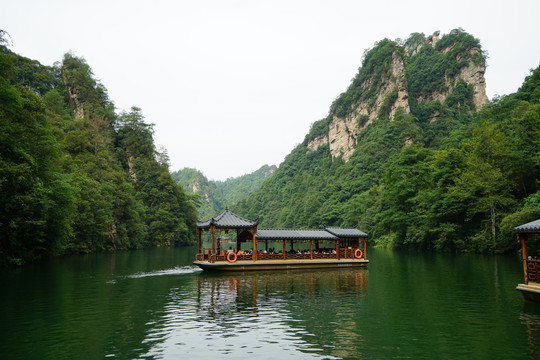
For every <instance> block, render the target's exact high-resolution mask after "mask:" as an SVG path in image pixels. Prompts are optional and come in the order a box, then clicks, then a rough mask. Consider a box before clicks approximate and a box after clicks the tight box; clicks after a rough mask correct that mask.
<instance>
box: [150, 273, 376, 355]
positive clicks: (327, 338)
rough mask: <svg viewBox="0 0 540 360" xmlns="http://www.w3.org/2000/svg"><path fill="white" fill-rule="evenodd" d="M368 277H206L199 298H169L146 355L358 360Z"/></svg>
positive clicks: (200, 277) (202, 277) (174, 295)
mask: <svg viewBox="0 0 540 360" xmlns="http://www.w3.org/2000/svg"><path fill="white" fill-rule="evenodd" d="M367 275H368V272H367V270H362V269H326V270H322V271H317V272H313V271H308V270H300V271H299V270H296V271H294V272H287V271H279V272H275V271H273V272H248V273H207V272H202V273H201V274H198V276H197V279H196V286H197V288H196V289H193V290H195V291H193V292H192V294H196V297H195V298H186V297H185V296H184V294H180V293H175V292H174V291H173V292H172V293H171V294H170V301H169V302H168V304H167V305H166V306H165V311H166V313H165V314H164V315H163V317H162V318H163V320H164V321H163V322H162V323H160V324H155V326H154V328H153V330H152V331H151V332H150V334H148V337H147V339H146V342H147V343H148V342H153V343H154V344H153V345H152V346H151V350H150V352H149V353H148V354H147V355H148V356H158V355H159V356H164V355H166V356H165V357H167V358H169V357H173V356H177V355H183V356H185V355H189V356H190V358H201V359H202V358H205V359H208V358H212V357H216V356H217V357H219V356H223V355H228V356H231V357H233V358H245V357H247V356H255V357H257V358H287V357H288V358H291V359H292V358H325V359H331V358H355V357H358V356H359V355H360V354H361V351H360V349H359V348H358V347H359V346H361V344H362V337H361V335H360V334H359V332H358V327H359V326H361V324H359V323H358V319H361V317H359V316H358V312H359V310H360V309H361V308H362V304H363V302H364V300H365V299H366V297H367ZM344 298H348V301H345V304H342V300H343V299H344ZM338 299H340V300H341V301H338ZM351 302H352V303H354V304H355V307H354V308H351V306H350V304H351ZM158 325H159V326H158Z"/></svg>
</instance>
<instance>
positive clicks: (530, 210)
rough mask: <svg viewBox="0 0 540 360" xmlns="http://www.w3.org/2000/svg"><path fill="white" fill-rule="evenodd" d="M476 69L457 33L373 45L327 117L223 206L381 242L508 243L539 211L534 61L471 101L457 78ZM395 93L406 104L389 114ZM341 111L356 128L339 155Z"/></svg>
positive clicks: (467, 248) (539, 85) (494, 246)
mask: <svg viewBox="0 0 540 360" xmlns="http://www.w3.org/2000/svg"><path fill="white" fill-rule="evenodd" d="M398 61H401V63H402V64H403V67H404V71H403V74H402V77H401V79H395V78H396V76H395V74H394V73H392V71H393V69H395V66H394V65H392V64H395V63H398ZM474 66H476V67H480V68H481V67H482V66H484V68H485V54H484V52H483V51H482V50H481V46H480V42H479V41H478V40H477V39H475V38H474V37H473V36H471V35H470V34H467V33H466V32H464V31H463V30H461V29H458V30H454V31H452V32H451V33H450V34H448V35H445V36H444V37H442V38H441V39H440V40H438V42H436V43H435V41H431V39H430V38H426V37H425V36H424V35H423V34H412V35H411V37H410V38H409V39H407V40H406V41H401V40H397V41H391V40H388V39H385V40H382V41H380V42H378V43H376V44H375V46H374V47H373V48H372V49H370V50H368V51H366V53H365V55H364V59H363V62H362V66H361V67H360V68H359V71H358V74H357V75H356V77H355V78H354V79H353V80H352V83H351V85H350V86H349V88H348V89H347V91H346V92H344V93H343V94H341V95H340V96H339V97H338V98H337V99H336V101H335V102H334V103H333V104H332V105H331V106H330V111H329V114H328V116H327V117H326V118H324V119H322V120H320V121H318V122H315V123H314V124H313V125H312V127H311V130H310V132H309V134H308V135H306V138H305V140H304V142H303V143H302V144H300V145H298V146H297V147H296V148H295V149H294V150H293V151H292V152H291V153H290V154H289V155H288V156H287V157H286V159H285V161H284V162H283V163H282V164H281V165H280V166H279V168H278V169H277V171H276V173H275V175H274V176H273V177H272V178H271V179H269V180H268V181H266V182H265V183H264V184H263V185H262V186H261V188H260V189H259V190H258V191H257V192H254V193H252V194H251V195H250V196H249V197H247V198H246V199H245V200H242V201H240V202H239V203H238V204H237V205H236V206H235V207H234V209H233V210H234V211H235V212H237V213H238V214H239V215H241V216H244V217H246V218H259V219H260V222H261V225H262V226H267V227H315V228H317V227H321V226H323V225H327V226H328V225H337V226H355V227H358V228H359V229H361V230H363V231H366V232H367V233H369V235H370V241H371V242H372V243H373V244H376V245H380V246H388V247H399V248H407V249H434V250H438V251H457V252H509V251H514V250H515V249H516V248H517V246H518V244H517V242H516V240H515V235H514V234H512V228H513V227H514V226H516V225H519V224H522V223H525V222H528V221H532V220H535V219H537V218H540V193H539V192H538V185H539V184H538V182H539V175H540V68H537V69H536V70H534V71H531V74H530V76H528V77H527V78H526V79H525V81H524V83H523V85H522V87H521V88H520V89H519V91H517V92H516V93H514V94H511V95H507V96H502V97H497V98H495V99H492V100H491V101H487V103H485V104H483V105H482V106H477V105H476V104H475V102H474V96H475V89H474V87H473V85H472V83H469V82H467V81H465V80H463V79H464V78H465V77H464V76H462V75H463V74H467V71H468V69H471V68H473V67H474ZM459 76H461V78H460V77H459ZM392 81H394V82H393V83H392ZM394 83H395V84H398V85H399V87H398V86H396V87H395V88H393V89H392V87H391V86H390V85H389V84H394ZM381 89H389V90H388V95H387V96H386V97H385V98H384V101H382V102H381V103H380V106H379V107H378V108H377V109H378V111H377V114H376V118H374V119H371V118H369V117H368V115H366V114H367V113H368V112H367V111H365V109H366V108H367V109H368V110H369V109H373V108H374V106H375V103H374V100H373V99H375V98H376V97H377V95H378V93H380V91H381ZM405 92H407V95H408V98H407V97H402V99H404V98H407V99H406V100H407V102H406V105H407V106H406V107H408V109H406V108H404V107H399V108H397V109H394V113H393V116H392V114H391V110H392V109H393V107H392V104H394V103H396V102H397V99H398V93H405ZM358 104H367V105H362V106H364V108H362V107H361V106H360V105H358ZM340 119H345V120H346V121H349V123H354V122H355V121H356V122H357V123H356V124H354V125H355V126H356V127H357V129H359V130H358V137H357V139H356V147H355V149H354V152H353V153H352V155H351V156H350V157H349V158H348V159H345V158H344V156H334V154H333V153H332V152H331V149H332V148H331V147H332V146H334V143H333V142H332V139H330V140H328V139H329V134H330V131H331V130H332V129H334V130H335V128H336V125H335V124H336V123H338V121H340ZM351 119H352V120H351ZM345 120H344V121H342V122H341V123H339V124H346V121H345ZM353 120H354V121H353ZM342 127H343V126H342ZM346 132H350V129H349V128H346ZM347 136H349V138H351V136H350V134H349V135H347ZM321 139H322V140H321ZM317 140H321V142H320V144H321V145H319V146H318V147H313V146H312V144H313V143H314V142H315V141H317Z"/></svg>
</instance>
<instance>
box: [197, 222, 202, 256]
mask: <svg viewBox="0 0 540 360" xmlns="http://www.w3.org/2000/svg"><path fill="white" fill-rule="evenodd" d="M197 238H198V239H199V241H198V245H199V251H198V253H199V254H200V253H202V241H201V229H199V228H197Z"/></svg>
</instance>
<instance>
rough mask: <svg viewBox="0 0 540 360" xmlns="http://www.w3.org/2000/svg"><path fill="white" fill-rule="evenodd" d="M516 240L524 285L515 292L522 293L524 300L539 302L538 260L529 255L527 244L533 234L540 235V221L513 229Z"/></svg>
mask: <svg viewBox="0 0 540 360" xmlns="http://www.w3.org/2000/svg"><path fill="white" fill-rule="evenodd" d="M514 232H516V233H517V239H518V241H519V242H520V243H521V254H522V261H523V277H524V283H523V284H519V285H518V286H517V287H516V290H519V291H521V292H522V294H523V297H524V298H525V300H531V301H537V302H539V301H540V259H538V257H537V256H534V257H533V256H530V255H529V246H528V244H527V242H528V240H530V239H531V238H532V237H533V236H535V234H540V219H538V220H535V221H531V222H530V223H527V224H523V225H520V226H517V227H515V228H514Z"/></svg>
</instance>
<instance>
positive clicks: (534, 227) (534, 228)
mask: <svg viewBox="0 0 540 360" xmlns="http://www.w3.org/2000/svg"><path fill="white" fill-rule="evenodd" d="M514 231H515V232H519V233H536V232H540V219H538V220H534V221H531V222H529V223H526V224H523V225H519V226H516V227H515V228H514Z"/></svg>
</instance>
